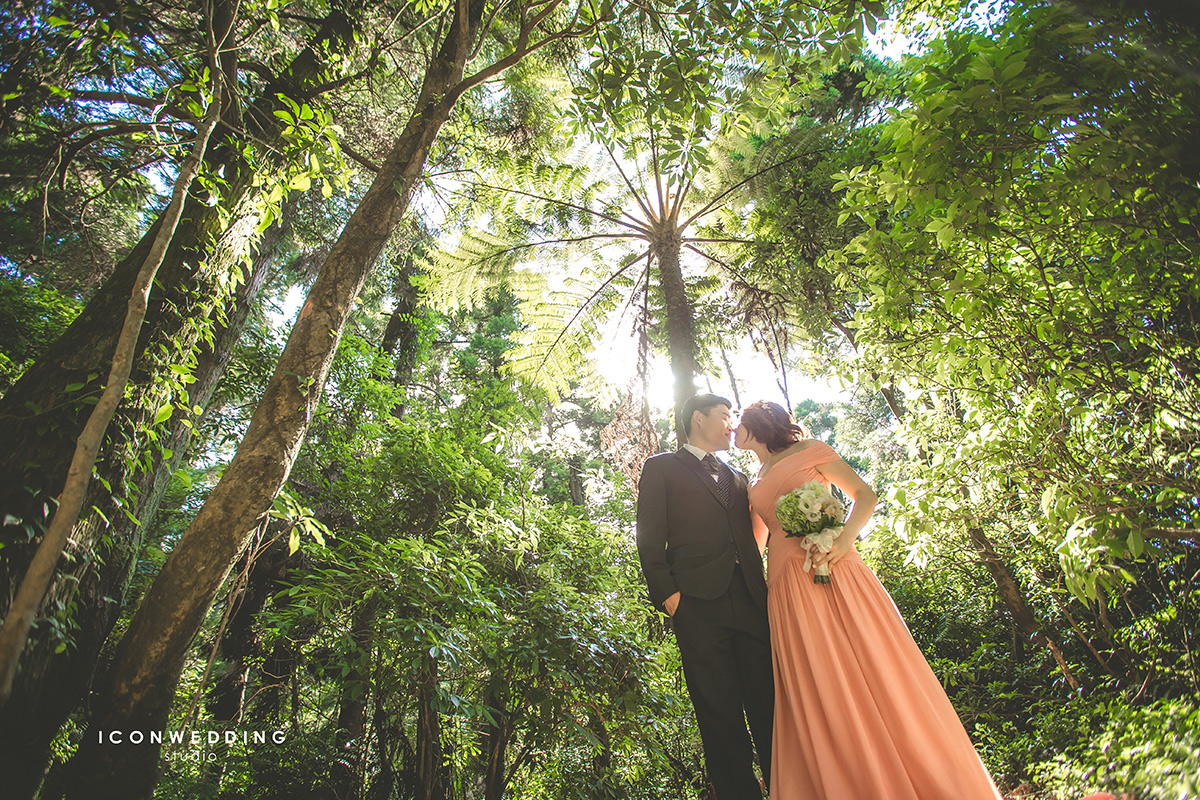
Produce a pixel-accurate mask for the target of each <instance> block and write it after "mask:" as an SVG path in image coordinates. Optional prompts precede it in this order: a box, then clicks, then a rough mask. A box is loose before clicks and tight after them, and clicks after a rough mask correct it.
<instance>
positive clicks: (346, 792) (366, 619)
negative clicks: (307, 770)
mask: <svg viewBox="0 0 1200 800" xmlns="http://www.w3.org/2000/svg"><path fill="white" fill-rule="evenodd" d="M378 615H379V598H378V597H377V596H375V595H372V596H371V597H369V598H367V600H366V601H365V602H363V604H362V605H361V606H359V608H358V611H357V612H356V613H355V615H354V623H353V625H352V626H351V629H350V638H351V639H353V640H354V652H352V653H343V657H347V656H351V655H353V656H354V657H355V658H356V660H355V662H354V663H353V665H352V666H351V667H350V672H349V673H347V674H346V676H345V677H344V678H342V680H341V683H342V689H341V696H340V697H339V698H338V717H337V751H338V755H339V759H338V763H337V765H336V767H335V768H334V769H333V782H334V792H335V793H336V794H337V796H338V797H341V798H345V800H356V799H357V798H359V797H361V796H362V794H363V792H362V789H363V787H362V784H361V782H360V780H359V775H360V774H361V771H360V768H361V766H362V760H363V757H364V756H365V755H366V753H367V749H366V747H365V742H364V740H365V739H366V735H367V699H368V698H369V697H370V696H371V692H370V688H371V651H372V648H373V647H374V641H375V620H376V619H377V617H378Z"/></svg>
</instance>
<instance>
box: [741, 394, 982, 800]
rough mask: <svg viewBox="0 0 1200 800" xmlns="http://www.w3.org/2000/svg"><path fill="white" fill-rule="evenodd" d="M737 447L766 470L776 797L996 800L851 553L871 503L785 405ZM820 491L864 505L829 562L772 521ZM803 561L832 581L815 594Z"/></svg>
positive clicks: (752, 411)
mask: <svg viewBox="0 0 1200 800" xmlns="http://www.w3.org/2000/svg"><path fill="white" fill-rule="evenodd" d="M734 442H735V444H736V445H737V446H738V447H739V448H741V449H743V450H750V451H752V452H753V453H754V454H755V455H756V456H758V461H759V463H760V464H761V465H762V468H761V470H760V471H759V474H758V480H757V481H756V482H755V483H753V484H752V485H751V487H750V507H751V510H752V511H753V517H754V519H755V525H756V527H757V528H758V529H759V530H761V529H762V527H763V526H764V523H765V527H766V528H767V529H768V530H769V533H770V538H769V544H768V551H767V587H768V588H767V611H768V614H769V616H770V622H771V650H772V653H773V658H774V662H775V734H774V740H773V742H774V743H773V749H772V756H771V763H772V765H773V767H772V770H771V800H822V799H824V800H868V798H887V800H906V799H907V800H984V799H985V798H986V799H987V800H999V798H1000V794H999V793H998V792H997V791H996V787H995V785H994V784H993V783H992V779H991V777H990V776H989V775H988V773H987V769H986V768H985V767H984V766H983V762H981V761H980V760H979V756H978V754H977V753H976V752H975V748H974V746H973V745H972V744H971V740H970V738H969V737H968V736H967V732H966V731H965V730H964V729H963V726H962V723H961V722H960V721H959V719H958V715H957V714H956V713H955V711H954V707H953V706H951V704H950V700H949V698H947V697H946V693H945V691H944V690H943V689H942V686H941V684H940V683H939V682H938V679H937V676H935V675H934V674H933V670H932V669H930V668H929V664H928V663H926V661H925V657H924V656H923V655H922V654H921V651H920V650H919V649H918V648H917V645H916V643H915V642H914V641H913V638H912V635H911V634H910V633H909V632H908V628H907V626H905V624H904V620H902V619H901V618H900V614H899V612H898V611H897V610H896V606H895V604H894V603H893V602H892V599H891V597H890V596H889V595H888V593H887V591H886V590H885V589H884V588H883V586H882V584H880V583H879V580H878V579H877V578H876V577H875V574H874V573H873V572H871V570H870V569H869V568H868V567H867V566H866V564H864V563H863V561H862V559H861V558H860V557H859V555H858V551H857V550H856V549H855V546H854V542H855V539H857V537H858V534H859V532H860V531H861V530H862V528H863V526H864V525H865V524H866V523H867V521H868V520H869V519H870V517H871V514H872V513H873V512H874V510H875V503H876V500H877V498H876V495H875V492H874V491H872V490H871V487H870V486H868V485H867V484H866V483H865V482H864V481H863V480H862V478H860V477H859V476H858V475H857V473H855V472H854V470H853V469H851V468H850V466H849V465H848V464H846V462H845V461H843V460H842V459H841V458H840V457H838V455H837V453H835V452H834V451H833V449H832V448H831V447H829V445H827V444H825V443H824V442H821V441H818V440H815V439H810V438H806V434H805V432H804V429H803V428H801V427H800V426H799V425H797V424H796V422H795V420H793V419H792V417H791V415H790V414H789V413H788V412H787V411H786V410H785V409H784V408H783V407H781V406H779V405H776V404H775V403H770V402H765V401H764V402H758V403H754V404H753V405H751V406H750V407H749V408H747V409H746V410H745V411H744V412H743V413H742V417H741V424H740V425H739V426H738V428H737V431H736V438H735V440H734ZM814 480H815V481H819V482H821V483H822V484H824V485H825V486H826V488H828V487H829V485H830V484H833V485H835V486H837V487H838V488H839V489H841V490H842V492H843V493H844V494H846V496H847V497H849V498H850V499H852V500H853V501H854V506H853V509H852V510H851V512H850V515H849V517H848V518H847V519H846V523H845V527H844V528H843V529H842V532H841V534H840V535H839V536H838V537H837V538H836V539H835V540H834V542H833V546H832V548H831V549H830V550H829V552H827V553H825V552H820V551H818V550H817V549H816V548H814V549H813V551H812V553H811V554H810V553H809V551H808V550H807V549H806V548H805V546H804V545H803V544H802V541H803V540H802V539H800V538H792V537H788V536H787V535H786V534H785V533H784V532H783V530H782V529H781V528H780V526H779V521H778V520H777V519H776V517H775V503H776V501H778V500H779V498H780V497H782V496H783V495H785V494H787V493H788V492H790V491H791V490H793V489H796V488H798V487H800V486H802V485H804V484H805V483H808V482H809V481H814ZM760 541H761V538H760ZM806 560H811V566H812V567H814V569H815V567H816V566H819V565H821V564H826V565H828V567H829V573H830V581H831V582H830V583H829V584H821V583H815V582H814V580H813V578H814V573H812V572H806V571H805V568H806V565H805V562H806Z"/></svg>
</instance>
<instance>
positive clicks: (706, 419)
mask: <svg viewBox="0 0 1200 800" xmlns="http://www.w3.org/2000/svg"><path fill="white" fill-rule="evenodd" d="M732 433H733V415H732V414H731V413H730V411H729V406H727V405H716V406H713V407H712V408H710V409H709V410H708V413H707V414H705V413H704V412H703V411H697V412H696V413H695V414H694V415H693V416H692V435H691V436H689V437H688V441H689V442H691V443H692V444H694V445H696V446H697V447H702V448H704V449H705V450H708V451H709V452H713V453H715V452H716V451H718V450H728V449H729V437H730V435H731V434H732Z"/></svg>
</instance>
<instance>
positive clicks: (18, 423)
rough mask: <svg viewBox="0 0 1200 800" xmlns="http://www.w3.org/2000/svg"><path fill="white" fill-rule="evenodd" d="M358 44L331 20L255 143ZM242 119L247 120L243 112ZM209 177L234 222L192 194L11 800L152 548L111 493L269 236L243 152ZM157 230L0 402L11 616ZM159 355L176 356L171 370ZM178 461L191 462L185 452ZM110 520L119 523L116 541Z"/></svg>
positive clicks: (33, 647)
mask: <svg viewBox="0 0 1200 800" xmlns="http://www.w3.org/2000/svg"><path fill="white" fill-rule="evenodd" d="M351 34H352V31H351V30H350V28H349V26H348V24H347V22H346V19H345V17H344V16H343V15H341V14H340V13H339V14H335V15H331V16H330V18H329V20H328V21H327V23H326V25H325V27H324V28H323V29H322V30H321V31H320V32H319V33H318V34H317V35H316V37H315V39H316V40H317V42H318V45H317V46H315V47H316V48H317V49H314V48H313V47H310V48H309V49H308V50H306V51H303V52H302V53H301V54H300V55H298V56H297V57H296V59H295V60H294V61H293V64H292V68H291V71H290V73H289V75H288V78H287V80H286V85H283V84H280V85H275V86H272V87H270V88H269V90H268V91H266V92H264V96H263V98H260V100H259V101H258V102H257V103H256V104H255V105H254V106H253V107H252V108H250V109H248V111H249V112H251V113H247V114H246V115H245V119H246V124H247V126H249V127H251V128H252V129H253V130H254V131H255V135H256V136H257V137H259V138H262V139H264V140H265V141H267V142H271V141H274V140H275V139H277V138H278V136H279V134H280V128H278V127H276V126H275V124H274V122H272V120H274V117H273V115H272V113H271V111H272V109H273V108H274V107H275V105H276V104H277V103H278V99H277V98H276V97H275V93H276V92H280V91H282V92H284V93H289V92H290V93H296V91H297V88H298V87H304V86H307V85H311V84H313V83H315V82H317V81H318V80H320V79H321V76H322V75H323V74H324V67H323V65H322V63H321V60H320V58H319V57H318V52H319V47H320V45H322V44H323V43H327V42H328V41H331V40H333V39H337V38H347V37H349V36H351ZM230 108H231V110H232V112H233V113H235V112H236V106H231V107H230ZM240 118H241V117H237V119H240ZM229 121H230V120H228V119H227V120H225V122H229ZM235 121H236V119H235ZM207 165H208V168H209V169H210V170H212V171H216V170H217V169H219V168H221V167H222V166H223V167H225V175H226V178H227V180H228V181H229V185H228V187H226V192H225V194H224V195H223V200H224V201H225V202H226V206H227V208H226V209H225V211H226V212H232V215H233V216H232V219H233V222H232V224H229V225H228V227H225V228H222V225H223V223H222V213H224V212H223V211H222V210H220V209H217V208H213V207H210V206H209V205H208V203H207V201H206V196H207V192H206V190H205V189H204V188H203V187H202V186H200V185H199V184H196V185H194V186H193V187H192V189H191V192H190V194H189V198H188V202H187V204H186V205H185V207H184V213H183V217H182V219H181V220H180V222H179V226H178V227H177V228H176V231H175V237H174V239H173V240H172V243H171V247H170V249H169V250H168V251H167V254H166V258H165V260H164V263H163V266H162V267H161V269H160V271H159V274H158V280H157V281H156V283H155V288H154V290H153V291H152V293H151V295H150V299H149V305H148V308H147V314H146V321H145V323H144V325H143V329H142V333H141V337H140V339H139V343H138V350H137V356H136V357H135V358H136V360H135V364H134V369H133V373H132V374H131V376H130V382H131V386H132V391H131V393H130V394H129V395H128V396H127V397H126V399H125V402H124V403H123V404H122V405H121V406H120V407H119V408H118V410H117V413H116V417H115V418H114V420H113V423H112V424H111V425H110V427H109V431H108V436H107V439H106V442H105V444H104V446H103V448H102V451H101V457H100V460H99V461H98V463H97V465H96V471H97V473H98V474H99V475H100V476H101V477H102V478H104V479H105V480H106V481H107V485H105V484H104V483H101V482H100V481H93V482H92V484H91V486H90V487H89V492H88V497H87V499H86V500H85V504H84V508H85V509H93V508H95V509H100V510H102V511H103V514H104V516H101V514H100V513H98V512H97V513H90V512H89V513H87V515H86V516H85V517H84V518H82V519H81V520H80V522H79V524H77V525H76V526H75V529H74V530H73V532H72V535H71V541H72V549H71V550H70V551H69V552H68V554H67V558H66V559H64V560H62V561H60V564H59V574H58V577H57V578H56V580H55V582H54V583H53V584H52V586H51V588H50V591H49V594H48V597H47V600H46V607H48V608H69V609H71V610H72V616H71V619H72V622H73V624H74V626H75V630H74V632H73V633H72V642H71V646H69V647H68V648H67V649H66V650H65V651H63V652H62V653H58V652H56V650H57V647H58V644H59V641H58V639H57V637H55V636H54V635H52V633H53V631H52V629H51V628H50V626H48V625H45V626H39V628H37V629H35V630H34V632H33V634H32V635H31V640H30V644H29V646H28V649H27V651H26V654H25V657H24V660H23V661H22V665H21V671H20V672H19V673H18V675H17V678H16V682H15V684H14V696H13V698H12V699H11V700H10V702H9V703H7V704H6V705H5V706H4V707H3V708H2V709H0V774H3V775H5V776H6V781H7V787H6V788H7V790H8V791H10V792H12V794H11V795H10V796H13V797H27V796H32V795H33V793H34V792H35V791H36V790H37V785H38V784H39V783H40V781H41V779H42V774H43V773H44V770H45V765H46V760H47V758H48V755H49V743H50V741H51V740H52V739H53V737H54V735H55V734H56V732H57V731H58V729H59V727H60V726H61V725H62V723H63V721H64V720H65V719H66V718H67V716H68V715H69V714H70V713H71V712H72V711H73V710H74V709H75V708H76V707H77V706H78V704H79V702H80V699H81V698H82V697H83V695H84V693H85V692H86V691H87V689H88V685H89V683H90V681H91V675H92V671H93V669H94V667H95V665H96V662H97V658H98V653H99V652H100V649H101V647H102V646H103V645H104V642H105V639H106V638H107V635H108V632H109V631H110V630H111V629H112V626H113V624H114V623H115V621H116V618H117V615H118V614H119V612H120V609H121V603H122V600H123V597H124V591H125V587H126V586H127V582H128V575H129V570H130V569H131V568H132V564H133V562H134V560H135V559H136V556H137V552H138V546H139V542H140V539H139V537H138V535H135V534H134V532H133V531H134V530H135V528H134V527H133V526H132V524H127V518H126V517H125V514H124V512H123V511H121V510H120V508H119V507H118V506H117V505H116V504H115V502H114V500H113V498H112V494H111V492H110V491H109V489H108V488H107V487H108V486H111V487H113V489H114V490H116V491H118V492H121V487H122V486H123V485H124V484H126V483H127V482H128V481H130V480H132V479H133V475H132V474H131V473H130V465H132V464H134V463H136V459H137V457H138V455H139V454H140V451H141V448H142V447H143V446H144V443H143V440H142V435H141V433H140V431H143V430H144V429H145V427H146V425H147V423H148V422H149V421H150V420H151V419H152V417H153V414H154V413H155V411H156V410H157V408H158V406H159V405H161V402H162V398H161V396H160V395H159V393H158V392H157V390H155V388H154V384H155V381H156V379H157V378H158V376H159V374H160V373H161V372H162V371H164V370H166V368H167V365H168V364H169V363H170V362H171V360H172V358H178V357H179V356H178V355H177V354H181V353H187V352H188V351H190V350H191V349H192V347H193V346H195V344H196V343H197V342H198V341H200V339H201V338H202V336H203V334H204V333H205V332H206V331H208V330H210V326H211V324H212V323H211V321H210V318H209V312H210V310H211V309H212V308H213V307H214V306H215V305H219V304H221V303H222V302H224V301H223V300H222V299H221V298H222V297H223V296H224V292H225V291H226V289H225V288H224V287H226V286H231V285H234V284H235V283H236V282H235V281H233V280H231V277H232V276H233V275H235V274H238V273H240V272H241V263H240V260H241V256H242V254H243V253H244V252H245V250H246V247H247V246H248V245H249V243H250V241H251V234H252V233H253V230H254V228H255V226H256V225H257V216H256V212H252V209H253V208H254V207H255V205H256V204H255V203H254V202H252V201H251V200H252V197H253V195H254V193H255V192H256V191H257V190H255V189H254V188H253V186H252V180H251V179H252V177H253V176H252V175H251V174H250V171H249V170H248V169H247V168H246V166H245V165H244V164H243V163H242V162H241V158H240V147H232V146H229V145H228V144H218V145H217V146H215V147H214V148H213V150H212V152H211V154H210V157H209V158H208V160H207ZM158 228H159V223H158V222H156V223H155V224H153V225H152V226H151V227H150V229H149V230H148V231H147V232H146V234H145V235H144V236H143V237H142V240H141V242H139V244H138V245H137V246H136V247H135V248H134V249H133V251H132V252H131V253H130V254H129V255H128V256H127V257H126V258H125V259H124V260H123V261H122V262H121V263H120V264H119V265H118V266H117V268H116V270H115V271H114V273H113V275H112V276H111V277H110V278H109V280H108V281H106V282H105V284H104V285H103V286H101V287H100V289H98V290H97V292H96V294H95V295H94V296H93V297H92V298H91V300H90V301H89V302H88V304H87V306H86V307H85V308H84V309H83V311H82V312H81V313H80V315H79V316H78V317H77V318H76V319H75V321H74V322H73V323H72V324H71V325H70V326H69V327H68V328H67V330H66V331H64V332H63V335H62V336H60V337H59V338H58V340H56V341H55V342H54V344H53V345H51V347H50V349H49V350H48V351H47V353H46V354H45V355H44V356H43V357H42V358H41V359H39V360H38V361H37V362H36V363H35V364H34V365H33V366H31V367H30V368H29V370H27V371H26V372H25V374H24V375H22V376H21V378H20V380H19V381H18V382H17V383H16V384H15V385H14V386H12V387H11V388H10V389H9V391H8V392H7V393H6V394H5V396H4V397H3V399H0V419H4V420H5V421H4V424H0V451H3V452H4V453H5V458H4V459H3V460H0V520H3V521H4V523H5V525H4V527H3V529H2V530H0V545H3V549H0V612H2V611H5V610H6V609H7V607H8V603H9V601H10V599H11V598H12V596H13V594H14V592H15V587H16V584H17V582H18V581H20V579H21V576H22V575H23V574H24V571H25V569H26V567H27V565H28V564H29V561H30V559H31V558H32V554H33V551H34V548H35V547H36V545H37V542H38V538H39V536H40V532H41V529H42V526H43V524H44V523H43V519H44V516H45V513H46V512H45V510H44V509H45V508H47V507H48V506H49V502H50V498H53V497H55V496H56V495H57V494H58V492H59V491H60V489H61V486H62V481H63V478H64V476H65V475H66V471H67V465H68V464H69V461H70V454H71V448H72V446H73V442H74V440H75V438H76V437H77V436H78V434H79V432H80V430H81V428H82V425H83V422H84V420H85V419H86V416H85V414H84V413H83V412H84V411H86V410H87V409H90V408H91V406H89V405H87V404H86V403H82V402H81V399H82V398H83V397H84V393H85V392H89V391H90V389H91V388H92V387H94V386H95V385H96V384H95V383H94V382H89V381H88V376H89V375H91V374H92V373H95V374H97V375H99V374H103V373H105V372H107V369H108V364H109V363H110V362H111V357H112V352H113V348H114V346H115V342H116V337H117V335H118V333H119V331H120V326H121V322H122V317H123V309H124V305H123V303H122V301H121V298H122V297H123V296H124V297H128V295H129V292H130V291H132V286H133V281H134V279H135V277H136V274H137V269H138V266H139V265H140V264H141V263H142V262H143V261H144V260H145V257H146V254H147V252H148V250H149V247H150V245H151V243H152V242H153V239H154V237H155V236H156V235H157V232H158ZM160 287H161V288H160ZM242 288H243V290H246V289H248V287H245V286H244V287H242ZM160 352H162V353H168V354H170V355H167V356H165V361H164V360H163V359H164V357H162V356H160V355H159V353H160ZM219 352H220V350H219V349H218V351H217V354H219ZM147 354H149V355H150V357H146V356H147ZM214 355H216V354H214ZM201 358H202V359H203V356H202V357H201ZM73 383H88V384H89V385H88V387H87V388H85V389H84V390H82V391H77V392H73V393H69V392H66V391H65V389H64V387H67V386H69V385H71V384H73ZM197 383H199V381H197ZM195 390H196V389H193V391H195ZM198 404H199V405H203V403H198ZM35 412H37V413H35ZM174 449H175V450H176V451H177V453H179V454H180V455H182V452H183V451H184V450H185V449H186V448H183V447H179V448H174ZM138 499H139V501H141V502H147V501H152V502H150V507H151V508H152V507H156V506H157V502H158V499H157V498H156V497H154V495H153V493H152V492H147V491H145V490H144V489H143V491H142V493H141V494H140V495H139V497H138ZM143 514H144V515H145V516H143ZM151 515H152V513H151V512H150V508H142V507H139V508H138V511H137V512H136V513H135V516H139V517H140V518H142V519H143V521H145V517H148V516H151ZM106 518H107V519H106ZM14 519H15V520H17V522H16V523H12V521H13V520H14ZM110 521H111V522H115V523H116V525H115V526H114V528H113V529H110V527H109V522H110ZM10 523H11V524H10Z"/></svg>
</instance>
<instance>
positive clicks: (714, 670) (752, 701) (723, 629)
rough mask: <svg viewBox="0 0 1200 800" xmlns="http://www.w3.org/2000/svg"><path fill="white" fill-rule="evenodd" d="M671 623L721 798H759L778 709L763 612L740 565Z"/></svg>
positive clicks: (683, 605)
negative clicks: (718, 591)
mask: <svg viewBox="0 0 1200 800" xmlns="http://www.w3.org/2000/svg"><path fill="white" fill-rule="evenodd" d="M671 626H672V628H674V630H675V640H676V641H677V642H678V643H679V652H680V655H681V656H682V659H683V677H684V680H685V682H686V683H687V689H688V694H689V695H690V696H691V698H692V705H693V707H695V709H696V723H697V725H698V726H699V728H700V739H701V741H702V742H703V744H704V760H705V764H706V767H707V770H708V778H709V780H710V781H711V782H712V785H713V788H715V789H716V792H717V800H762V790H761V788H760V787H759V783H758V780H757V779H756V778H755V777H754V767H753V763H754V751H757V753H758V763H759V767H760V768H761V770H762V775H763V779H764V780H765V781H766V784H767V785H768V786H770V783H771V726H772V723H773V720H774V713H775V688H774V672H773V667H772V664H771V631H770V628H769V627H768V624H767V612H766V610H765V609H763V608H761V607H759V606H758V605H757V604H755V602H754V601H753V600H752V599H751V597H750V593H749V591H748V590H747V588H746V581H745V578H744V577H743V576H742V571H741V568H740V567H735V568H734V574H733V578H732V579H731V580H730V582H729V589H728V590H727V591H726V592H725V593H724V594H722V595H721V596H720V597H717V598H716V599H714V600H703V599H700V598H698V597H689V596H688V595H683V596H681V597H680V600H679V606H678V607H677V608H676V609H675V614H674V616H672V617H671ZM747 722H749V725H750V731H749V733H747V730H746V723H747ZM751 736H753V740H754V748H753V751H752V749H751Z"/></svg>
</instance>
